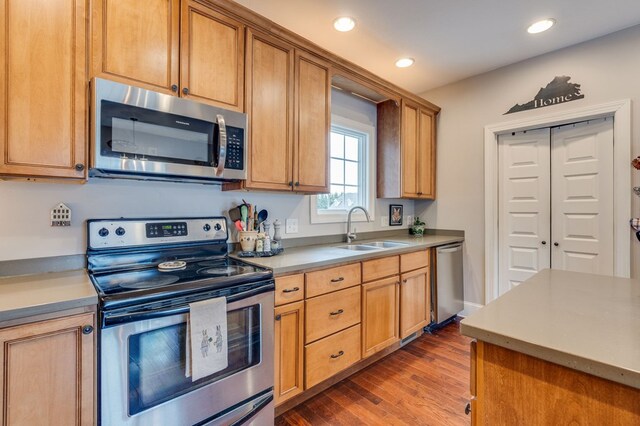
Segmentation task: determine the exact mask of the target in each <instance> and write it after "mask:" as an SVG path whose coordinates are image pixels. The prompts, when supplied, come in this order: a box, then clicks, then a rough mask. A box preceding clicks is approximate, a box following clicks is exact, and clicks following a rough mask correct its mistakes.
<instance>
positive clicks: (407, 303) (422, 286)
mask: <svg viewBox="0 0 640 426" xmlns="http://www.w3.org/2000/svg"><path fill="white" fill-rule="evenodd" d="M400 278H401V284H400V338H401V339H404V338H405V337H407V336H409V335H410V334H412V333H415V332H416V331H418V330H420V329H421V328H422V327H424V326H426V325H427V324H428V323H429V320H430V316H429V311H430V302H429V300H430V297H429V296H430V288H429V287H430V286H429V268H420V269H418V270H415V271H411V272H406V273H403V274H402V275H401V277H400Z"/></svg>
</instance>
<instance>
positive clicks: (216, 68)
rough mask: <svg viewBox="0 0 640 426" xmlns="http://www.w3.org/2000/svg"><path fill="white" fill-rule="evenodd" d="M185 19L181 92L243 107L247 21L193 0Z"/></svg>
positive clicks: (185, 10) (187, 5)
mask: <svg viewBox="0 0 640 426" xmlns="http://www.w3.org/2000/svg"><path fill="white" fill-rule="evenodd" d="M181 19H182V24H181V27H180V31H181V35H180V86H181V89H180V90H181V93H180V96H183V97H189V98H195V99H197V100H198V101H201V102H206V103H209V104H213V105H217V106H220V107H223V108H227V109H232V110H235V111H242V108H243V95H244V25H242V24H241V23H239V22H237V21H234V20H233V19H231V18H229V17H227V16H225V15H222V14H220V13H218V12H216V11H214V10H212V9H210V8H208V7H206V6H203V5H202V4H200V3H198V2H195V1H193V0H189V1H187V0H185V1H183V3H182V15H181Z"/></svg>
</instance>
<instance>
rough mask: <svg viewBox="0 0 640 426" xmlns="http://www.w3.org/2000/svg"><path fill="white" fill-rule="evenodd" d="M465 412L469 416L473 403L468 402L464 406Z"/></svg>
mask: <svg viewBox="0 0 640 426" xmlns="http://www.w3.org/2000/svg"><path fill="white" fill-rule="evenodd" d="M464 413H465V414H466V415H467V416H468V415H469V414H470V413H471V403H470V402H467V406H466V407H464Z"/></svg>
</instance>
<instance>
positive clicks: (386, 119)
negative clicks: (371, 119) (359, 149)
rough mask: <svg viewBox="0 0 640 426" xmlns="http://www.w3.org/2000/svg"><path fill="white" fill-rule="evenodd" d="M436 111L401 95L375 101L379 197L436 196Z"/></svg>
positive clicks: (415, 197) (429, 197) (420, 197)
mask: <svg viewBox="0 0 640 426" xmlns="http://www.w3.org/2000/svg"><path fill="white" fill-rule="evenodd" d="M435 115H436V112H435V111H433V110H431V109H429V108H427V107H424V106H422V105H419V104H417V103H414V102H412V101H409V100H406V99H402V100H401V102H397V101H395V100H388V101H385V102H380V103H379V104H378V178H377V187H378V197H379V198H400V197H401V198H414V199H435V195H436V194H435V171H436V155H435V152H436V151H435V150H436V136H435Z"/></svg>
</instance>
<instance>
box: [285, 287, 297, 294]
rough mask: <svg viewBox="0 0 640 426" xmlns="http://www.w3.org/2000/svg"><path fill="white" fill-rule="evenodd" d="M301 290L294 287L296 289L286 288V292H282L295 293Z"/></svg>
mask: <svg viewBox="0 0 640 426" xmlns="http://www.w3.org/2000/svg"><path fill="white" fill-rule="evenodd" d="M298 290H300V287H294V288H285V289H284V290H282V292H283V293H294V292H296V291H298Z"/></svg>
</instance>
